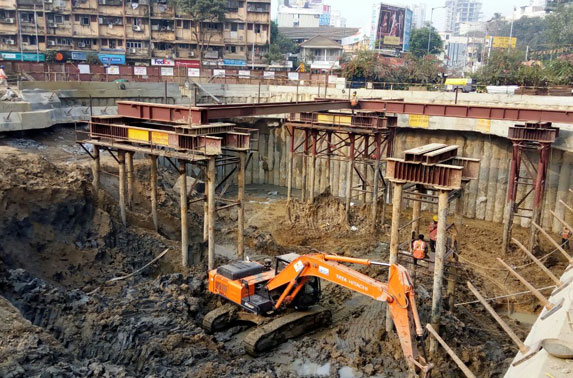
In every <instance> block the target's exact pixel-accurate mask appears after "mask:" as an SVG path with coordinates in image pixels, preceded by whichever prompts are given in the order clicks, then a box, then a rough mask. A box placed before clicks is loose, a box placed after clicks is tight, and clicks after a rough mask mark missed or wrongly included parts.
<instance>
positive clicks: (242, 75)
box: [239, 70, 251, 79]
mask: <svg viewBox="0 0 573 378" xmlns="http://www.w3.org/2000/svg"><path fill="white" fill-rule="evenodd" d="M239 77H240V78H246V79H248V78H250V77H251V71H246V70H239Z"/></svg>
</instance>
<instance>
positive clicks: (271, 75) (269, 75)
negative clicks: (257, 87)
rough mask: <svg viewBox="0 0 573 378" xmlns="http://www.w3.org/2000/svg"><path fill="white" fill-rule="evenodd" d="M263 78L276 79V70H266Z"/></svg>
mask: <svg viewBox="0 0 573 378" xmlns="http://www.w3.org/2000/svg"><path fill="white" fill-rule="evenodd" d="M263 78H265V79H274V78H275V73H274V71H264V72H263Z"/></svg>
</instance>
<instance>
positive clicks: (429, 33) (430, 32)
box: [428, 5, 447, 55]
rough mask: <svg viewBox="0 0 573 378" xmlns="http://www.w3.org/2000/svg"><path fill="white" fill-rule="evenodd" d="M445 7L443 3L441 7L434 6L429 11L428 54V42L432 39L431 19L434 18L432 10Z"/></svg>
mask: <svg viewBox="0 0 573 378" xmlns="http://www.w3.org/2000/svg"><path fill="white" fill-rule="evenodd" d="M442 8H447V7H446V6H445V5H444V6H442V7H434V8H432V11H431V12H430V24H429V25H428V55H429V54H430V42H431V41H432V19H433V18H434V10H436V9H442Z"/></svg>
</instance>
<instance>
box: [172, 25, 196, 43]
mask: <svg viewBox="0 0 573 378" xmlns="http://www.w3.org/2000/svg"><path fill="white" fill-rule="evenodd" d="M175 38H177V40H181V41H185V43H196V42H197V41H196V40H195V34H194V33H193V30H192V29H182V28H176V29H175Z"/></svg>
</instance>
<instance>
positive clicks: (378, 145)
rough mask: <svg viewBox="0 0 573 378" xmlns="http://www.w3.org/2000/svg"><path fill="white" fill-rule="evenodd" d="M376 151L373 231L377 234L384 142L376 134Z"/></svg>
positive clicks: (373, 187)
mask: <svg viewBox="0 0 573 378" xmlns="http://www.w3.org/2000/svg"><path fill="white" fill-rule="evenodd" d="M374 139H375V144H376V149H375V152H374V154H375V157H374V158H375V161H374V176H373V178H372V231H373V232H375V231H376V230H377V229H378V227H377V223H378V180H379V177H378V176H379V173H378V171H379V170H380V155H381V153H382V151H381V150H382V141H381V135H380V134H376V136H375V137H374Z"/></svg>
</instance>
